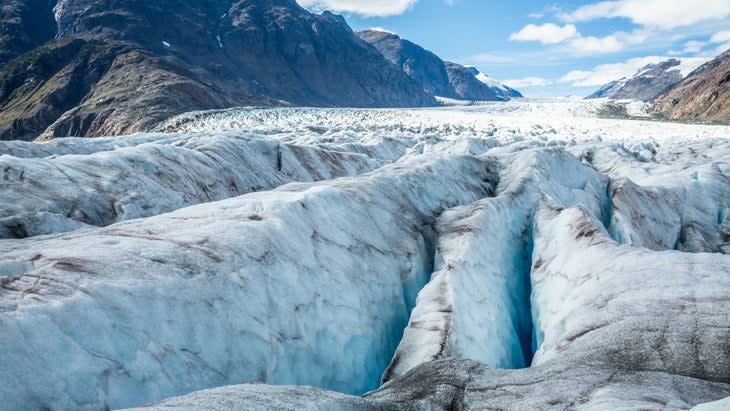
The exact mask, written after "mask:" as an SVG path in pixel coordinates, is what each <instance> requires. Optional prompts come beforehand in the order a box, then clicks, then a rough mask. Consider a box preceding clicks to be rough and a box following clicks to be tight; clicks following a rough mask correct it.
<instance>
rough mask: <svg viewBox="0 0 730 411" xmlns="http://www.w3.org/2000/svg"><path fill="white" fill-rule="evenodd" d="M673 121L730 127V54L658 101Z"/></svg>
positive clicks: (658, 111)
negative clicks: (720, 123)
mask: <svg viewBox="0 0 730 411" xmlns="http://www.w3.org/2000/svg"><path fill="white" fill-rule="evenodd" d="M654 103H655V106H654V110H655V112H656V114H657V115H659V116H660V117H663V118H669V119H672V120H695V121H709V122H725V123H730V50H728V51H726V52H725V53H723V54H721V55H720V56H718V57H717V58H715V59H714V60H712V61H710V62H709V63H707V64H705V65H703V66H702V67H700V68H699V69H697V70H696V71H694V72H693V73H692V74H691V75H690V76H689V77H687V78H685V79H684V80H682V81H681V82H679V83H677V84H676V85H674V86H673V87H671V88H670V89H669V90H667V91H665V92H664V93H663V94H662V95H660V96H658V97H657V98H656V100H655V101H654Z"/></svg>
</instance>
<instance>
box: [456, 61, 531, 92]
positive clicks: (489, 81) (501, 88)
mask: <svg viewBox="0 0 730 411" xmlns="http://www.w3.org/2000/svg"><path fill="white" fill-rule="evenodd" d="M469 69H470V70H471V71H472V73H474V76H476V78H477V80H479V81H481V82H482V83H484V84H486V85H487V86H489V87H490V88H491V89H492V91H494V92H495V93H497V96H499V97H503V98H523V97H524V96H523V95H522V93H520V92H519V91H517V90H515V89H513V88H512V87H509V86H507V85H505V84H504V83H502V82H500V81H498V80H495V79H493V78H491V77H489V76H488V75H486V74H484V73H482V72H480V71H479V70H478V69H477V68H475V67H469Z"/></svg>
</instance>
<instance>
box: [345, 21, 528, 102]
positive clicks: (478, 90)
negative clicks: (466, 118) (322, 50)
mask: <svg viewBox="0 0 730 411" xmlns="http://www.w3.org/2000/svg"><path fill="white" fill-rule="evenodd" d="M357 35H358V36H360V38H362V39H363V40H365V41H367V42H368V43H370V44H372V45H373V46H375V48H377V49H378V51H380V53H382V54H383V56H385V58H386V59H388V60H389V61H390V62H392V63H393V64H395V65H397V66H398V67H400V68H401V70H403V72H404V73H406V74H407V75H408V76H409V77H411V78H412V79H413V80H415V81H416V82H417V83H418V84H420V85H421V86H422V87H423V89H424V90H425V91H426V92H428V93H430V94H433V95H435V96H438V97H446V98H452V99H457V100H478V101H493V100H508V99H509V98H510V97H522V95H521V94H519V92H514V93H513V92H510V91H506V89H505V88H504V86H503V85H501V84H493V83H492V82H491V81H490V82H485V81H483V79H484V78H486V76H484V75H482V77H480V78H477V76H478V75H480V74H481V73H479V71H478V70H476V69H475V68H473V67H465V66H462V65H459V64H456V63H451V62H446V61H444V60H442V59H441V58H440V57H438V56H437V55H436V54H434V53H432V52H430V51H428V50H426V49H424V48H423V47H421V46H419V45H418V44H415V43H413V42H411V41H408V40H405V39H402V38H401V37H400V36H398V35H397V34H394V33H389V32H386V31H382V30H364V31H359V32H357ZM510 90H511V89H510ZM513 91H514V90H513Z"/></svg>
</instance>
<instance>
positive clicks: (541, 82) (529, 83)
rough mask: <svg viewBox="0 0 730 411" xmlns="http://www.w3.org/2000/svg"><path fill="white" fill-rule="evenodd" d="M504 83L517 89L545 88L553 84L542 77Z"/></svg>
mask: <svg viewBox="0 0 730 411" xmlns="http://www.w3.org/2000/svg"><path fill="white" fill-rule="evenodd" d="M502 83H504V84H506V85H508V86H510V87H513V88H517V89H519V88H526V87H545V86H549V85H551V84H553V82H552V81H550V80H547V79H544V78H542V77H525V78H521V79H516V80H505V81H503V82H502Z"/></svg>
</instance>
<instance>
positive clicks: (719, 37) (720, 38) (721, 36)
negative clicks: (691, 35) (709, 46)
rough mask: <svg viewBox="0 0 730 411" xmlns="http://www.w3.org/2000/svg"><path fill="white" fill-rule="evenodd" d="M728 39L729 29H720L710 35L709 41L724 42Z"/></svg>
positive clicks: (729, 37) (729, 35) (729, 36)
mask: <svg viewBox="0 0 730 411" xmlns="http://www.w3.org/2000/svg"><path fill="white" fill-rule="evenodd" d="M726 41H730V30H727V31H720V32H717V33H715V34H713V35H712V37H710V43H724V42H726Z"/></svg>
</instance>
